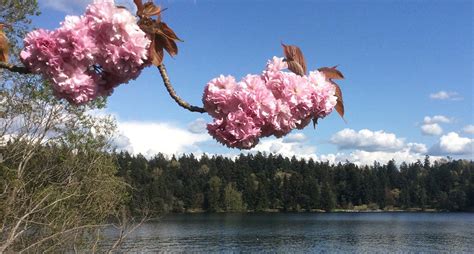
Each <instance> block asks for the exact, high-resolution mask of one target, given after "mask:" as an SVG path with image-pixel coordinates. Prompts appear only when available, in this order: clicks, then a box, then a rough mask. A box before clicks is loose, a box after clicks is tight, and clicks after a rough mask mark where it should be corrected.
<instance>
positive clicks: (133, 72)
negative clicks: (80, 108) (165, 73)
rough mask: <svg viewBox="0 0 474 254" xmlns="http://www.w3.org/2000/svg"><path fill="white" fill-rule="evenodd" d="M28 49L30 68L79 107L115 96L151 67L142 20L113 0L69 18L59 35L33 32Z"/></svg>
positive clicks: (98, 2) (25, 56) (25, 54)
mask: <svg viewBox="0 0 474 254" xmlns="http://www.w3.org/2000/svg"><path fill="white" fill-rule="evenodd" d="M24 44H25V48H24V50H23V51H22V52H21V54H20V58H21V60H22V62H23V63H24V64H25V66H26V67H27V68H28V69H29V70H30V71H31V72H33V73H39V74H42V75H43V76H44V77H45V78H46V79H47V80H49V81H50V82H51V84H52V88H53V90H54V91H55V94H56V95H57V96H58V97H60V98H65V99H67V100H68V101H69V102H71V103H74V104H82V103H86V102H88V101H90V100H93V99H95V98H96V97H98V96H104V95H110V94H111V93H112V92H113V89H114V87H116V86H118V85H119V84H122V83H127V82H128V81H129V80H131V79H135V78H136V77H138V75H139V74H140V72H141V70H142V69H143V68H144V67H145V66H146V65H148V64H149V60H148V48H149V46H150V40H149V39H148V38H147V36H146V34H145V33H144V32H143V31H142V30H141V29H140V28H139V27H138V25H137V19H136V18H135V17H134V16H133V15H132V14H131V13H130V12H129V11H127V10H126V9H124V8H118V7H116V6H115V4H114V1H113V0H95V1H94V3H92V4H90V5H89V6H88V7H87V10H86V13H85V14H84V15H83V16H80V17H78V16H68V17H66V19H65V21H64V22H63V23H62V24H61V27H60V28H59V29H57V30H54V31H46V30H42V29H39V30H36V31H33V32H31V33H29V34H28V35H27V36H26V38H25V41H24Z"/></svg>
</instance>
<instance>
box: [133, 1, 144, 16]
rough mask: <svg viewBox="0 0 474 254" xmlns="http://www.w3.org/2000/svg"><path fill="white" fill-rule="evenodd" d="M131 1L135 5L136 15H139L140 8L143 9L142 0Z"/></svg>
mask: <svg viewBox="0 0 474 254" xmlns="http://www.w3.org/2000/svg"><path fill="white" fill-rule="evenodd" d="M133 2H134V3H135V5H136V6H137V15H138V16H140V13H141V12H142V10H143V3H142V0H133Z"/></svg>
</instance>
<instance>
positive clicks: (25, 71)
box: [0, 62, 206, 113]
mask: <svg viewBox="0 0 474 254" xmlns="http://www.w3.org/2000/svg"><path fill="white" fill-rule="evenodd" d="M0 69H7V70H9V71H11V72H16V73H19V74H31V73H32V72H30V71H29V70H28V69H27V68H26V67H24V66H17V65H13V64H9V63H4V62H0ZM158 70H159V71H160V75H161V78H162V79H163V84H164V85H165V87H166V90H167V91H168V93H169V95H170V96H171V98H173V100H174V101H175V102H176V103H178V105H179V106H181V107H182V108H184V109H187V110H189V111H191V112H198V113H206V110H205V109H204V108H202V107H198V106H194V105H191V104H189V103H188V102H186V101H185V100H183V99H182V98H181V97H179V96H178V95H177V94H176V91H175V90H174V88H173V85H172V84H171V81H170V78H169V76H168V72H167V71H166V68H165V65H164V64H163V63H162V64H160V65H158Z"/></svg>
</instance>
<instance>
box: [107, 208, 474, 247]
mask: <svg viewBox="0 0 474 254" xmlns="http://www.w3.org/2000/svg"><path fill="white" fill-rule="evenodd" d="M109 236H112V235H111V234H110V235H109ZM122 251H123V252H124V253H125V252H126V253H129V252H140V253H149V252H204V253H209V252H225V253H229V252H271V253H274V252H277V253H289V252H291V253H311V252H425V253H426V252H445V253H462V252H465V253H469V252H471V253H474V214H473V213H328V214H310V213H298V214H296V213H295V214H280V213H279V214H184V215H170V216H166V217H164V218H162V219H161V220H160V221H158V222H151V223H147V224H145V225H143V226H142V227H141V228H140V229H138V230H137V231H136V232H135V233H133V234H132V235H131V236H130V237H129V238H128V239H127V240H126V241H125V243H124V245H123V248H122Z"/></svg>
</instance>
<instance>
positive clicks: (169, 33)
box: [158, 22, 183, 42]
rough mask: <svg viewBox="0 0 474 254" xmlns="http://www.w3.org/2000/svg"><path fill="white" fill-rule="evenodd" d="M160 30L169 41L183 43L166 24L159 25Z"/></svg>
mask: <svg viewBox="0 0 474 254" xmlns="http://www.w3.org/2000/svg"><path fill="white" fill-rule="evenodd" d="M158 27H159V29H160V30H161V31H162V32H163V34H164V35H165V36H166V37H168V39H171V40H175V41H181V42H182V41H183V40H181V39H180V38H178V36H177V35H176V33H175V32H174V31H173V30H172V29H171V28H170V27H169V26H168V25H167V24H166V23H165V22H160V23H159V24H158Z"/></svg>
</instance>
